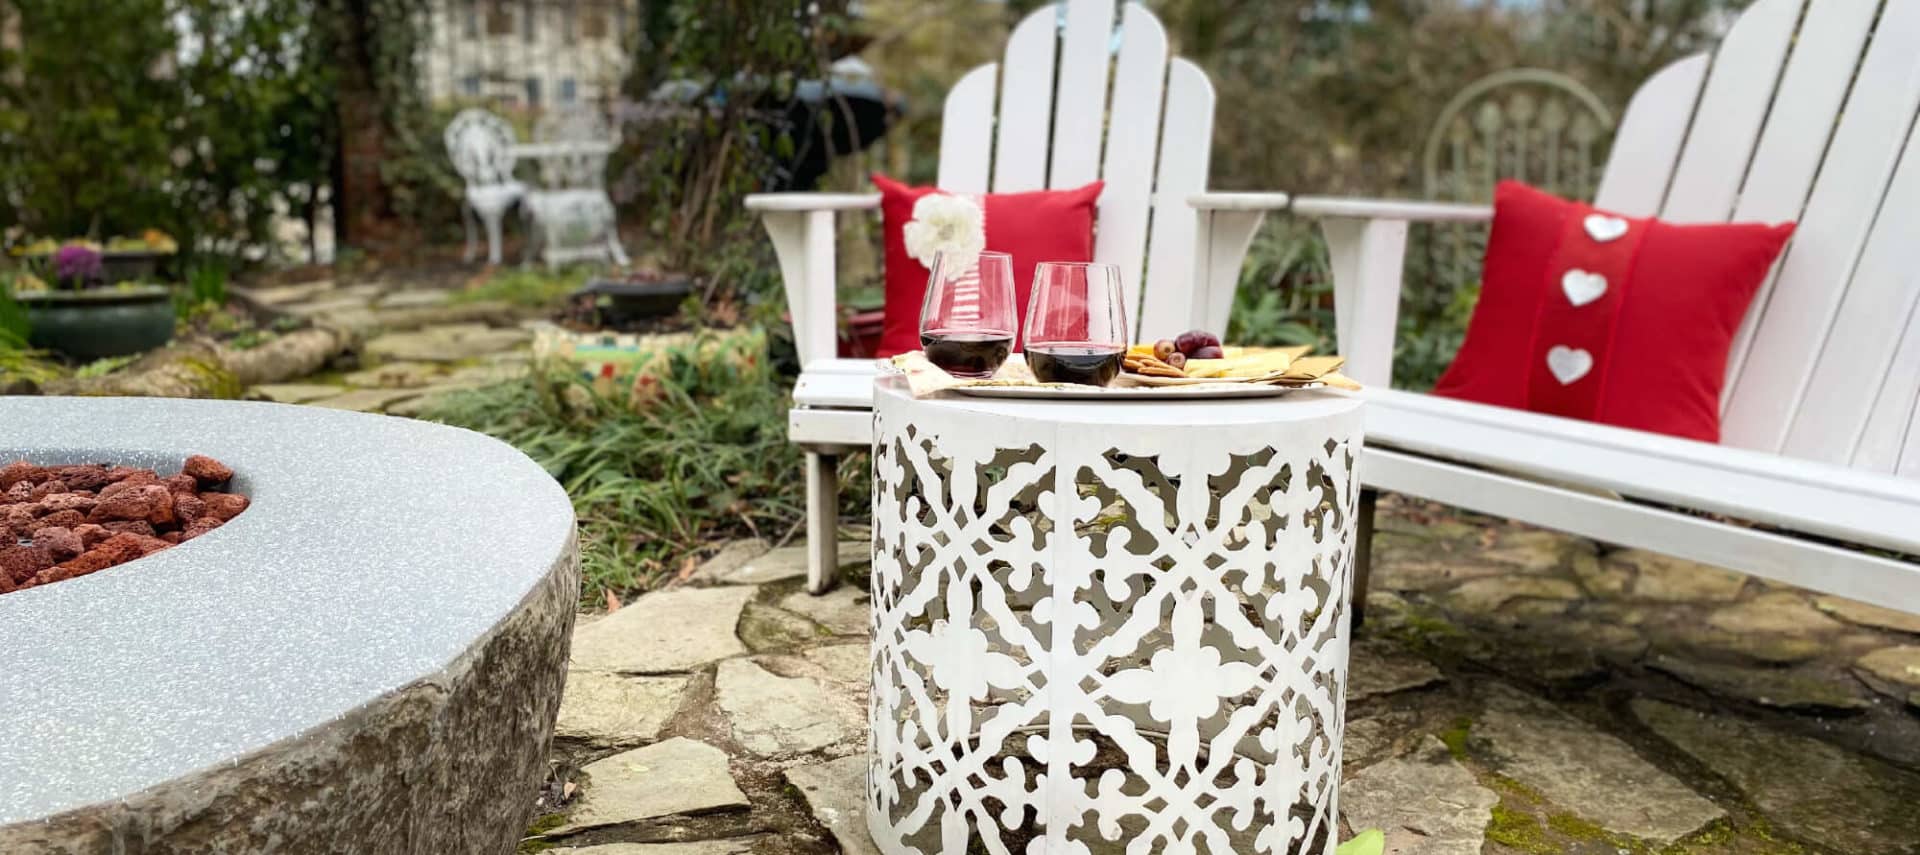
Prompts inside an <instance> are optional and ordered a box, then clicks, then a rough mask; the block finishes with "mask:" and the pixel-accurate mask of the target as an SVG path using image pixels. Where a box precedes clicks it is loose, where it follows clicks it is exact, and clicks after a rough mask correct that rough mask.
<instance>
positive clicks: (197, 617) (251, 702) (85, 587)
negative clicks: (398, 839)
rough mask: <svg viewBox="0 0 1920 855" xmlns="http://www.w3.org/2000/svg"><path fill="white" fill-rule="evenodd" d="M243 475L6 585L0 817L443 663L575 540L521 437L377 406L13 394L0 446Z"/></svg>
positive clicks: (237, 743) (119, 786)
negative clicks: (225, 518)
mask: <svg viewBox="0 0 1920 855" xmlns="http://www.w3.org/2000/svg"><path fill="white" fill-rule="evenodd" d="M195 453H199V454H208V455H212V456H213V457H215V458H218V459H220V460H222V461H224V462H226V463H227V464H229V465H231V466H233V467H234V469H235V470H236V471H237V472H238V473H239V475H238V477H237V478H236V481H237V482H238V483H237V484H236V488H237V489H239V490H240V491H242V492H245V493H247V494H248V495H249V496H251V498H252V505H251V507H249V508H248V510H247V511H246V512H245V513H243V514H241V515H240V516H239V517H237V518H235V519H234V520H233V521H232V522H230V523H228V524H227V525H226V526H223V527H222V528H220V529H218V530H216V531H214V532H212V533H210V534H207V535H205V536H202V537H200V538H197V539H195V540H193V541H190V542H188V543H185V544H182V545H180V546H178V547H175V548H173V549H169V550H166V551H164V552H160V553H157V554H155V555H152V556H149V557H147V558H143V559H140V560H138V561H135V562H132V563H129V564H126V565H122V566H120V567H115V568H111V569H108V570H104V571H101V572H99V573H95V574H93V575H90V576H85V577H82V578H79V579H73V580H69V581H66V582H61V583H58V584H54V585H49V586H46V587H44V588H34V589H29V590H26V591H20V592H16V593H12V594H7V595H4V596H0V710H5V711H6V715H5V717H4V719H0V722H3V723H0V825H6V824H8V823H13V822H19V821H21V820H25V819H30V818H34V817H40V816H46V815H49V814H53V813H57V812H60V811H63V810H67V809H70V808H75V807H80V806H84V805H88V804H94V803H98V802H102V801H106V800H110V799H115V798H118V797H121V796H124V795H127V794H130V793H134V792H138V791H140V790H142V789H145V788H147V787H149V786H152V785H155V784H159V783H162V782H164V781H168V780H171V779H174V778H178V777H181V776H182V775H186V774H188V773H191V772H193V771H196V770H200V769H204V768H207V767H210V766H214V765H215V764H221V763H227V762H231V761H233V760H235V759H237V758H240V757H242V756H245V755H247V754H249V753H250V752H253V751H256V750H258V749H261V748H265V747H267V746H270V745H272V744H274V743H276V742H280V741H282V740H285V739H287V738H290V737H294V736H297V735H299V734H301V733H304V732H307V731H309V730H311V729H314V728H317V727H320V726H322V725H325V724H327V723H329V722H331V721H333V720H335V719H337V718H339V717H340V716H343V715H345V714H347V713H349V712H351V711H353V710H354V709H356V708H358V707H361V706H362V705H364V704H366V703H368V702H369V701H371V700H374V699H375V698H378V697H380V696H382V695H384V694H386V693H388V692H391V691H392V690H394V689H396V688H398V687H401V686H404V685H407V684H409V683H412V682H414V681H416V680H419V679H422V678H425V677H428V676H431V675H433V674H436V673H439V672H440V671H441V670H442V669H444V668H445V667H446V666H447V665H448V663H449V662H451V661H453V660H454V659H455V658H456V657H458V656H460V655H461V654H462V653H464V652H466V651H467V650H468V648H469V647H470V646H471V645H472V644H473V643H474V641H475V640H476V639H478V638H480V637H482V636H483V635H486V634H487V633H488V632H489V631H490V630H491V629H492V628H493V627H494V626H495V625H497V624H499V623H500V622H501V621H502V620H503V619H504V618H506V617H507V616H508V615H509V614H510V613H512V612H513V610H514V609H515V608H517V607H518V606H519V604H520V603H521V602H522V600H523V599H525V598H526V597H527V596H528V595H529V593H530V592H531V591H532V590H533V588H534V587H535V586H536V585H537V584H538V583H539V582H540V581H541V580H542V579H543V578H545V577H546V576H547V575H548V573H549V572H550V571H551V570H552V569H553V567H554V566H555V564H556V562H558V561H561V560H565V559H566V558H567V556H568V549H569V545H570V538H571V536H572V533H573V528H574V517H573V508H572V505H571V503H570V502H569V501H568V499H567V495H566V492H565V491H564V490H562V489H561V488H560V486H559V484H557V483H555V482H554V480H553V479H552V478H551V477H550V476H548V475H547V473H546V472H545V471H544V470H542V469H541V468H540V467H539V466H538V465H537V464H535V463H534V462H533V461H532V460H530V459H528V458H527V457H526V456H525V455H523V454H521V453H520V452H519V451H517V450H515V449H514V448H512V447H511V446H508V445H506V444H504V443H501V442H499V441H497V440H494V439H491V438H489V437H486V436H482V435H480V434H477V433H473V432H471V431H465V430H459V429H455V428H449V427H445V426H441V425H434V424H429V423H425V422H418V421H412V420H407V419H400V418H391V417H386V416H372V415H365V414H360V413H350V412H341V411H334V410H325V409H319V408H313V407H295V406H286V405H280V404H265V403H243V402H226V401H185V400H170V399H157V398H29V397H13V398H0V463H3V462H5V461H11V460H14V459H18V458H21V457H26V458H28V459H30V460H32V461H34V462H36V463H40V462H44V463H80V462H110V463H116V464H128V465H136V466H153V467H155V468H157V469H159V470H160V471H161V472H162V474H166V473H168V472H171V471H176V470H177V469H178V467H179V465H180V462H181V460H183V459H184V458H185V457H186V456H187V455H189V454H195Z"/></svg>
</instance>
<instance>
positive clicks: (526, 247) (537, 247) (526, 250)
mask: <svg viewBox="0 0 1920 855" xmlns="http://www.w3.org/2000/svg"><path fill="white" fill-rule="evenodd" d="M520 211H522V213H520V225H522V229H520V231H522V232H524V234H526V242H522V244H520V267H532V265H534V259H536V257H540V252H541V246H543V244H545V242H543V240H541V232H540V217H534V209H532V208H528V206H526V204H524V202H522V204H520Z"/></svg>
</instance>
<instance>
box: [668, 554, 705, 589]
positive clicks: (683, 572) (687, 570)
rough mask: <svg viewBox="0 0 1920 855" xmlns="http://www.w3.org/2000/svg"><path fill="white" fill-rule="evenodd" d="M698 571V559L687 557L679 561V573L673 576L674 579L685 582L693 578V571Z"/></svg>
mask: <svg viewBox="0 0 1920 855" xmlns="http://www.w3.org/2000/svg"><path fill="white" fill-rule="evenodd" d="M698 569H700V559H699V558H698V557H696V556H692V555H689V556H687V557H686V558H683V559H681V560H680V572H679V573H676V574H674V578H675V579H678V580H679V581H682V582H685V581H687V579H688V578H690V577H692V576H693V571H695V570H698Z"/></svg>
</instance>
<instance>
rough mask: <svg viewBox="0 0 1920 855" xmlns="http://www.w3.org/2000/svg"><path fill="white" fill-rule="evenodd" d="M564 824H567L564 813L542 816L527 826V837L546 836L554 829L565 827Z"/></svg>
mask: <svg viewBox="0 0 1920 855" xmlns="http://www.w3.org/2000/svg"><path fill="white" fill-rule="evenodd" d="M566 823H567V815H566V814H564V813H559V812H554V813H549V814H544V815H542V816H540V817H539V818H537V819H535V820H534V821H533V824H532V825H529V826H527V836H528V837H536V836H539V835H542V834H546V833H547V832H549V831H552V830H554V829H556V828H559V827H560V826H562V825H565V824H566Z"/></svg>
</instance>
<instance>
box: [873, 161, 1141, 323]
mask: <svg viewBox="0 0 1920 855" xmlns="http://www.w3.org/2000/svg"><path fill="white" fill-rule="evenodd" d="M873 184H874V186H875V187H878V188H880V219H881V224H882V226H883V227H884V229H885V231H886V244H887V258H886V274H887V304H886V325H885V328H884V329H883V330H882V331H881V333H880V355H881V356H883V357H885V356H892V355H894V354H898V353H906V352H908V351H911V350H919V349H920V303H921V301H922V300H923V299H925V297H926V293H927V277H928V276H929V275H931V274H930V272H929V271H928V270H927V267H926V265H924V264H921V263H920V262H919V261H916V260H914V258H913V256H911V255H908V254H907V241H906V237H905V234H904V230H905V228H906V225H907V222H908V221H910V220H912V219H913V203H915V202H918V201H920V197H922V196H925V195H927V194H928V193H938V192H945V191H941V190H938V189H937V188H933V187H910V186H908V185H905V184H902V183H900V182H898V181H895V180H893V179H891V178H888V177H886V176H884V175H879V174H875V175H874V176H873ZM1105 187H1106V183H1105V182H1102V181H1095V182H1093V183H1092V184H1088V185H1086V186H1085V187H1079V188H1075V189H1073V190H1035V191H1032V192H1029V193H987V194H985V195H984V196H980V195H975V196H974V197H973V198H974V200H975V201H977V202H980V203H981V209H982V210H983V211H984V212H985V214H986V231H987V247H986V248H987V249H989V250H992V251H994V252H1004V253H1006V254H1008V255H1011V256H1013V283H1014V305H1015V306H1018V307H1019V309H1020V314H1021V317H1022V320H1024V319H1025V316H1026V311H1027V294H1028V293H1029V292H1031V291H1032V290H1033V268H1034V266H1035V265H1038V264H1039V263H1040V262H1042V261H1092V260H1093V219H1094V211H1095V205H1096V203H1097V202H1098V201H1099V199H1100V191H1101V190H1102V189H1104V188H1105Z"/></svg>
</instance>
